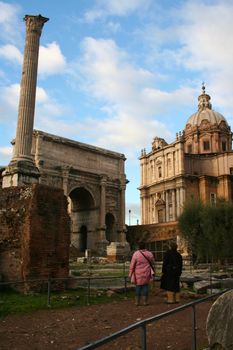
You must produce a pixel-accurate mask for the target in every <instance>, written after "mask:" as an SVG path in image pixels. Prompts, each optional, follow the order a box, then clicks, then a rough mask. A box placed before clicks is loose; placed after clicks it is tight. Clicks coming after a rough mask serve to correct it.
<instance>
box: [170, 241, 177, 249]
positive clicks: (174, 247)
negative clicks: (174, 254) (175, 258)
mask: <svg viewBox="0 0 233 350" xmlns="http://www.w3.org/2000/svg"><path fill="white" fill-rule="evenodd" d="M170 248H171V250H177V244H176V242H171V243H170Z"/></svg>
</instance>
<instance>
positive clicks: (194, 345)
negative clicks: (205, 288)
mask: <svg viewBox="0 0 233 350" xmlns="http://www.w3.org/2000/svg"><path fill="white" fill-rule="evenodd" d="M196 331H197V327H196V309H195V305H192V350H196V349H197V337H196Z"/></svg>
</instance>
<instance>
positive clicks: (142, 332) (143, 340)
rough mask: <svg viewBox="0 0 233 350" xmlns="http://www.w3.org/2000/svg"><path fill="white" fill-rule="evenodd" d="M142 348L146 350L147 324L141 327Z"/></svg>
mask: <svg viewBox="0 0 233 350" xmlns="http://www.w3.org/2000/svg"><path fill="white" fill-rule="evenodd" d="M141 348H142V350H146V324H143V325H142V326H141Z"/></svg>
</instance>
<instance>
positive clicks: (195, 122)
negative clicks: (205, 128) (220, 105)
mask: <svg viewBox="0 0 233 350" xmlns="http://www.w3.org/2000/svg"><path fill="white" fill-rule="evenodd" d="M204 120H206V121H207V122H209V123H210V124H211V125H217V126H218V125H219V124H220V123H221V122H222V121H223V122H225V123H226V125H227V126H228V123H227V121H226V119H225V118H224V116H223V115H222V114H220V113H218V112H215V111H214V110H213V109H212V105H211V103H210V96H209V95H207V94H206V93H205V86H204V85H203V86H202V94H201V95H200V96H199V97H198V111H197V112H196V113H193V114H192V115H191V116H190V117H189V119H188V121H187V123H186V127H187V126H189V127H194V126H197V127H199V126H200V125H201V123H202V122H203V121H204Z"/></svg>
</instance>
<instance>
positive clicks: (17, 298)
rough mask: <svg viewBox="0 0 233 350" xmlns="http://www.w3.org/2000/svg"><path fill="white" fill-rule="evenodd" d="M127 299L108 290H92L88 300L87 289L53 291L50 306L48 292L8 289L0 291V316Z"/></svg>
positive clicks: (129, 292) (128, 296)
mask: <svg viewBox="0 0 233 350" xmlns="http://www.w3.org/2000/svg"><path fill="white" fill-rule="evenodd" d="M133 296H134V293H133V292H132V291H128V292H127V299H128V298H133ZM124 299H125V294H124V293H113V294H112V293H110V292H109V291H106V290H101V289H99V290H91V293H90V297H89V300H88V297H87V290H86V289H81V288H80V289H77V290H66V291H62V292H52V293H51V297H50V306H48V297H47V293H38V294H28V295H25V294H22V293H19V292H16V291H12V290H8V291H1V293H0V317H4V316H6V315H9V314H19V313H30V312H33V311H37V310H45V309H48V308H50V309H60V308H67V307H72V306H80V307H83V306H86V305H87V304H104V303H109V302H113V301H120V300H124Z"/></svg>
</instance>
